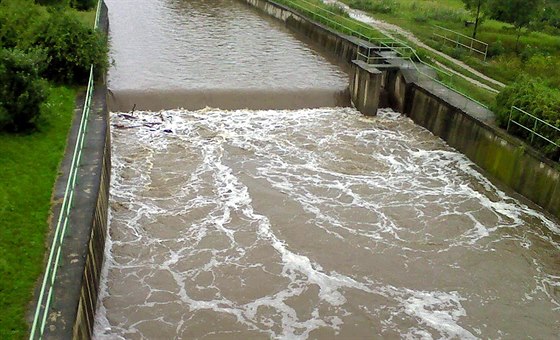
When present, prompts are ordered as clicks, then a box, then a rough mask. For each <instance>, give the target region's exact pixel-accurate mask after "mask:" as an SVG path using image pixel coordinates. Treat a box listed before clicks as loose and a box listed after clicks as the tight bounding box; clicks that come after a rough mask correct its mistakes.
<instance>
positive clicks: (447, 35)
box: [434, 25, 488, 61]
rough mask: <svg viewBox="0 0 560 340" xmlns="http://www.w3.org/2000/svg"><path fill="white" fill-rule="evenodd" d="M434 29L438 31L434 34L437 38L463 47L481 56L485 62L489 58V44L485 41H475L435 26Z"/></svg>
mask: <svg viewBox="0 0 560 340" xmlns="http://www.w3.org/2000/svg"><path fill="white" fill-rule="evenodd" d="M434 27H435V28H436V29H437V30H436V31H435V32H434V35H435V36H436V37H438V38H441V39H443V40H444V41H446V42H450V43H452V44H453V45H455V47H459V46H461V47H463V48H465V49H467V50H469V51H471V52H474V53H476V54H479V55H481V56H482V57H483V59H484V61H486V58H487V56H488V44H487V43H485V42H484V41H481V40H478V39H474V38H472V37H469V36H468V35H464V34H462V33H459V32H456V31H453V30H450V29H448V28H445V27H441V26H438V25H434Z"/></svg>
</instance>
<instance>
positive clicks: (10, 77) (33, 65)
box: [0, 49, 46, 131]
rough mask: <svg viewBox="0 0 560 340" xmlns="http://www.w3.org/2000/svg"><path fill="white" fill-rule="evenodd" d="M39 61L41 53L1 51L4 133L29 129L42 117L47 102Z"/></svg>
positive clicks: (0, 113) (0, 120)
mask: <svg viewBox="0 0 560 340" xmlns="http://www.w3.org/2000/svg"><path fill="white" fill-rule="evenodd" d="M39 59H40V56H39V54H38V53H33V54H27V53H24V52H22V51H21V50H17V49H15V50H8V49H0V130H9V131H22V130H26V129H29V128H31V127H33V126H34V123H35V121H36V119H37V118H38V117H39V114H40V108H41V104H42V103H43V101H44V100H45V99H46V94H45V89H44V87H43V84H42V82H41V79H40V77H39V69H38V66H37V65H39V64H40V63H39Z"/></svg>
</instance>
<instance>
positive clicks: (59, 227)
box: [29, 0, 103, 339]
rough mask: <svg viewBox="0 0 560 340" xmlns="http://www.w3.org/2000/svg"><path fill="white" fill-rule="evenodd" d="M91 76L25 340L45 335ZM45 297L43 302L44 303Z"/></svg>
mask: <svg viewBox="0 0 560 340" xmlns="http://www.w3.org/2000/svg"><path fill="white" fill-rule="evenodd" d="M102 1H103V0H99V1H98V3H97V9H96V15H95V23H94V29H97V27H98V25H99V18H100V12H101V5H102ZM93 74H94V72H93V65H90V71H89V79H88V87H87V90H86V97H85V100H84V108H83V110H82V117H81V119H80V125H79V127H78V132H77V140H76V143H75V145H74V150H73V152H72V160H71V162H70V170H69V175H68V179H67V182H66V188H65V190H64V196H63V201H62V205H61V207H60V212H59V216H58V220H57V224H56V227H55V232H54V235H53V243H52V245H51V249H50V251H49V258H48V261H47V265H46V266H45V273H44V277H43V281H42V284H41V289H40V293H39V298H38V300H37V306H36V308H35V313H34V317H33V323H32V326H31V332H30V335H29V339H42V338H43V334H44V331H45V326H46V320H47V317H48V311H49V309H50V304H51V302H52V294H53V288H54V284H55V282H56V273H57V271H58V264H59V261H60V255H61V252H62V244H63V242H64V236H65V234H66V229H67V228H68V223H69V215H70V211H71V208H72V203H73V198H74V192H75V186H76V182H77V175H78V168H79V164H80V160H81V156H82V149H83V146H84V142H85V135H86V131H87V124H88V117H89V113H90V109H91V101H92V97H93ZM55 253H56V255H55ZM47 286H48V287H47ZM47 291H48V293H47ZM45 293H46V299H45ZM43 304H44V306H43ZM41 314H42V316H41ZM39 320H41V323H40V325H39Z"/></svg>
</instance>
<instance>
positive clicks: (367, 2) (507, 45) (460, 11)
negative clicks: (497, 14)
mask: <svg viewBox="0 0 560 340" xmlns="http://www.w3.org/2000/svg"><path fill="white" fill-rule="evenodd" d="M341 1H342V2H344V3H346V4H347V5H349V6H350V7H352V8H356V9H360V10H364V11H365V12H367V13H369V14H370V15H372V16H373V17H374V18H378V19H381V20H383V21H386V22H389V23H392V24H395V25H398V26H400V27H402V28H405V29H406V30H408V31H410V32H412V33H414V35H415V36H416V37H418V38H419V39H420V40H422V41H423V42H424V43H426V44H427V45H429V46H430V47H432V48H435V49H437V50H439V51H442V52H444V53H446V54H449V55H452V56H453V57H455V58H456V59H459V60H461V61H464V62H465V63H467V64H468V65H470V66H471V67H473V68H475V69H477V70H478V71H480V72H482V73H484V74H485V75H487V76H489V77H492V78H494V79H496V80H499V81H501V82H504V83H510V82H512V81H514V80H515V79H516V78H517V77H518V76H519V75H520V74H521V73H523V72H526V73H530V74H532V75H534V76H538V77H541V78H544V79H550V80H551V81H552V82H553V83H556V85H560V81H558V80H557V79H555V78H558V76H560V70H558V71H556V70H557V69H558V66H559V65H560V36H558V35H553V34H547V33H544V32H538V31H532V32H527V33H526V34H524V35H523V36H521V39H520V50H519V51H515V46H516V40H517V36H516V32H515V29H514V27H513V26H512V25H510V24H507V23H504V22H500V21H496V20H490V19H488V20H484V21H483V23H482V25H481V26H480V27H479V30H478V34H477V39H479V40H482V41H484V42H486V43H487V44H489V48H488V52H489V56H488V59H487V62H484V61H483V60H482V59H481V58H480V57H477V56H476V55H473V54H471V53H469V52H468V51H467V50H465V49H461V48H456V46H453V44H452V43H449V42H445V41H444V40H443V39H441V38H438V37H436V36H435V35H434V33H437V32H438V29H437V28H436V27H435V26H436V25H438V26H442V27H445V28H448V29H451V30H453V31H456V32H459V33H462V34H465V35H467V36H471V35H472V31H473V28H472V27H466V26H465V21H472V20H474V19H473V15H472V14H471V13H469V12H468V11H467V10H466V9H465V8H464V4H463V2H462V1H461V0H441V1H420V2H419V1H412V0H341ZM379 3H382V4H384V6H374V5H372V4H379ZM439 33H441V32H439ZM543 57H546V58H547V60H546V63H547V64H548V65H549V67H546V65H541V64H543V62H541V60H540V59H542V58H543ZM536 64H538V65H536ZM537 66H538V67H537Z"/></svg>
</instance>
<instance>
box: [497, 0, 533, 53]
mask: <svg viewBox="0 0 560 340" xmlns="http://www.w3.org/2000/svg"><path fill="white" fill-rule="evenodd" d="M542 3H543V0H491V1H490V4H489V5H490V6H489V10H490V16H491V18H492V19H496V20H500V21H504V22H507V23H510V24H512V25H513V26H514V27H515V29H516V31H517V40H516V42H515V50H516V51H517V52H519V38H520V37H521V34H522V33H523V28H526V27H528V26H529V24H530V23H531V21H533V20H534V19H535V18H536V17H537V14H538V13H539V10H540V8H541V6H542Z"/></svg>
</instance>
